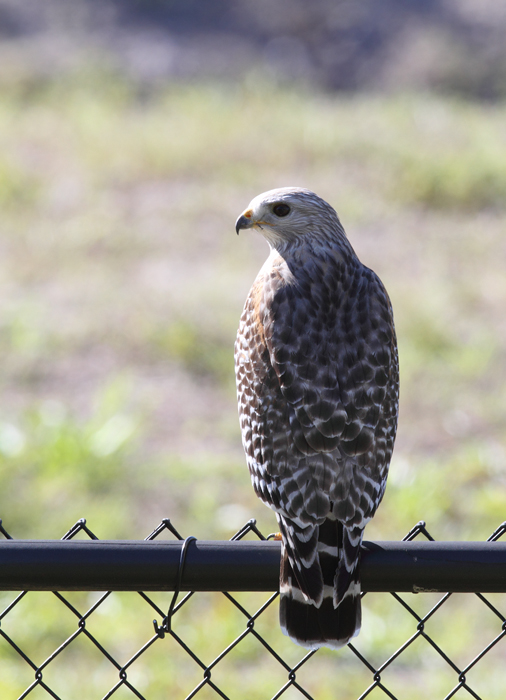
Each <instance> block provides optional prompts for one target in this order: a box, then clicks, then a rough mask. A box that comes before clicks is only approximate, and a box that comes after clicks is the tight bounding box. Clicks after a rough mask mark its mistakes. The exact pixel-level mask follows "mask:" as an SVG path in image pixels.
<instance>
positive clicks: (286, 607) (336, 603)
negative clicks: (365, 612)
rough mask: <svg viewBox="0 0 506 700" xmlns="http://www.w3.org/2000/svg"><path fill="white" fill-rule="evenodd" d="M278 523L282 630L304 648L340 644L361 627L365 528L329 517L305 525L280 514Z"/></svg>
mask: <svg viewBox="0 0 506 700" xmlns="http://www.w3.org/2000/svg"><path fill="white" fill-rule="evenodd" d="M278 522H279V526H280V530H281V535H282V540H283V546H282V560H281V575H280V593H281V598H280V608H279V616H280V623H281V629H282V631H283V633H284V634H286V635H288V636H289V637H290V638H291V639H292V640H293V641H294V642H295V643H296V644H300V645H301V646H303V647H306V649H316V648H318V647H321V646H326V647H330V648H331V649H340V648H341V647H343V646H345V645H346V644H348V642H349V641H350V639H351V638H352V637H355V636H356V635H357V634H358V633H359V631H360V624H361V618H362V615H361V604H360V579H359V553H360V545H361V543H362V535H363V529H362V528H347V527H346V526H344V525H343V524H342V523H340V522H339V521H337V520H330V519H327V520H325V522H324V523H323V524H322V525H320V526H318V525H316V526H309V527H307V528H304V529H302V528H299V527H298V526H297V525H296V524H295V523H293V522H292V521H288V520H284V519H283V518H282V517H278Z"/></svg>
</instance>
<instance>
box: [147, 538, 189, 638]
mask: <svg viewBox="0 0 506 700" xmlns="http://www.w3.org/2000/svg"><path fill="white" fill-rule="evenodd" d="M196 541H197V538H196V537H194V536H193V535H189V537H187V538H186V539H185V540H184V542H183V545H182V547H181V554H180V556H179V566H178V570H177V579H176V586H175V588H174V595H173V596H172V600H171V601H170V605H169V610H168V612H167V615H166V617H165V618H164V620H163V623H162V625H161V627H160V626H159V625H158V622H157V621H156V620H153V626H154V628H155V632H156V634H157V635H158V636H159V637H160V639H163V638H164V637H165V635H166V634H169V633H170V632H171V630H172V614H173V612H174V607H175V605H176V601H177V597H178V595H179V592H180V590H181V582H182V580H183V572H184V565H185V562H186V555H187V553H188V547H189V546H190V543H191V542H196Z"/></svg>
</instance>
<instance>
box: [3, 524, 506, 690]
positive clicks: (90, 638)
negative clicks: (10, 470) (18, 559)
mask: <svg viewBox="0 0 506 700" xmlns="http://www.w3.org/2000/svg"><path fill="white" fill-rule="evenodd" d="M0 533H1V534H2V535H3V537H4V538H6V539H12V538H11V536H10V535H9V533H8V532H7V531H6V529H5V528H4V527H3V526H2V524H1V522H0ZM505 534H506V524H505V523H503V524H502V525H501V526H500V527H499V528H498V529H497V530H496V531H495V532H494V533H493V534H492V535H491V536H490V537H489V539H488V541H497V540H499V539H500V538H501V537H503V536H504V535H505ZM161 536H170V537H175V538H177V539H179V540H183V539H184V538H183V537H182V535H180V533H179V532H178V531H177V530H176V528H175V527H174V526H173V524H172V523H171V522H170V520H168V519H166V520H164V521H162V523H161V524H160V525H159V526H158V527H157V528H156V529H155V530H154V531H153V532H152V533H151V534H150V535H148V537H146V539H147V540H154V539H155V538H158V537H161ZM74 537H81V538H82V537H89V538H90V539H97V537H96V535H95V534H94V533H93V532H92V530H90V528H89V527H88V526H87V524H86V521H85V520H84V519H83V520H79V521H78V522H77V523H76V524H75V525H74V526H73V527H72V528H71V529H70V530H69V531H68V532H67V533H66V534H65V535H64V537H63V538H62V539H65V540H69V539H72V538H74ZM244 537H250V538H251V537H256V538H259V539H266V538H265V536H264V535H263V534H262V533H261V532H260V531H259V530H258V528H257V527H256V524H255V522H254V521H250V522H248V523H246V525H245V526H244V527H243V528H242V529H241V530H240V531H239V532H237V533H236V534H235V535H234V536H233V537H232V538H231V539H232V540H239V539H242V538H244ZM419 537H422V538H426V539H427V540H433V538H432V537H431V535H430V534H429V532H428V530H427V529H426V527H425V523H423V522H420V523H418V524H417V525H416V526H415V527H414V528H413V529H412V530H411V531H410V532H409V533H408V534H407V535H406V537H405V538H404V541H406V540H408V541H411V540H414V539H415V538H419ZM189 541H190V538H188V542H189ZM182 551H184V548H183V550H182ZM181 564H182V566H184V558H183V559H182V561H181ZM181 571H182V569H181ZM364 595H365V594H364ZM211 596H212V597H213V598H212V599H211ZM277 596H278V594H277V593H275V594H273V595H268V594H258V593H257V594H234V595H231V594H230V593H228V592H226V591H223V592H222V593H191V592H190V593H187V594H181V595H180V594H179V593H178V591H176V592H175V593H174V594H172V593H168V594H167V593H164V594H162V593H160V594H154V593H150V594H149V595H147V594H146V593H144V592H142V591H138V592H136V593H111V592H106V593H96V594H90V593H78V592H67V593H65V594H62V593H60V592H40V591H28V592H27V591H25V592H21V593H19V594H12V593H10V594H9V593H1V594H0V604H1V613H0V697H2V699H3V700H11V698H12V699H13V700H14V699H15V698H18V699H19V700H21V699H22V698H26V697H28V696H31V700H33V699H34V698H44V697H52V698H55V699H57V700H67V699H69V698H75V697H79V698H90V700H91V698H100V697H101V698H103V700H106V698H111V697H114V698H115V700H119V699H120V698H124V699H125V700H126V699H127V698H133V697H136V698H141V699H144V700H155V699H157V698H162V697H163V698H167V697H170V698H174V699H176V698H181V699H183V698H186V700H189V699H190V698H194V697H197V700H204V699H207V698H216V697H221V698H225V699H227V700H237V699H241V698H248V699H249V698H251V699H252V700H254V699H256V698H258V700H260V698H272V700H276V699H277V698H281V697H282V698H283V700H288V698H293V699H295V698H308V699H309V700H325V699H326V698H338V699H341V698H342V699H343V700H349V699H351V698H357V700H363V699H364V698H376V699H378V700H379V699H380V698H391V699H393V700H402V699H406V700H416V698H424V699H426V698H441V699H443V698H444V700H449V698H452V697H455V696H458V697H472V698H476V699H478V700H495V698H497V699H499V698H503V697H504V687H505V685H506V664H504V655H505V652H506V644H505V642H504V638H505V636H506V618H505V616H504V614H503V613H502V612H501V609H502V610H503V611H506V594H487V596H485V595H483V594H481V593H479V592H476V593H475V594H451V593H447V594H445V595H441V594H440V593H439V594H437V593H427V594H422V595H415V594H402V595H401V594H398V593H390V594H385V593H383V594H378V593H368V594H367V598H368V600H366V601H364V624H363V629H362V633H361V635H360V636H359V637H358V638H357V640H356V641H355V640H354V642H353V643H352V644H349V645H348V646H347V647H346V648H345V649H343V650H342V651H340V652H337V653H336V652H330V651H327V650H324V649H322V650H319V651H312V652H309V653H306V652H304V650H303V649H301V648H299V647H296V646H295V645H293V644H292V643H291V642H290V641H289V640H287V639H286V638H284V637H283V636H282V635H281V633H280V631H279V628H278V626H277V606H276V605H274V601H275V600H276V598H277ZM369 599H371V601H370V604H369ZM134 600H135V601H136V602H135V603H134ZM386 601H387V604H385V602H386ZM153 618H154V619H153ZM149 629H150V630H151V632H150V633H148V630H149ZM30 676H31V678H30Z"/></svg>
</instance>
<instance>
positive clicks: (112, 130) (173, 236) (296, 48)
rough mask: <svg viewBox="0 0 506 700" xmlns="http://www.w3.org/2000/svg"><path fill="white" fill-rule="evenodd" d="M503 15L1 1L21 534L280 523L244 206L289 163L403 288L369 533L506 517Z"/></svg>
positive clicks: (201, 530)
mask: <svg viewBox="0 0 506 700" xmlns="http://www.w3.org/2000/svg"><path fill="white" fill-rule="evenodd" d="M505 31H506V4H504V3H498V2H496V1H495V0H482V1H481V2H480V3H476V2H472V1H471V0H469V1H467V0H459V1H457V0H425V1H424V2H421V1H420V2H410V3H406V2H404V1H403V0H384V1H383V2H382V3H377V2H374V1H373V0H361V2H352V1H350V0H312V2H311V3H307V2H305V1H304V0H290V1H288V0H279V1H277V2H275V3H273V2H269V1H267V0H255V1H253V0H234V1H232V0H214V1H213V2H212V3H209V2H205V1H204V0H187V1H186V2H182V1H172V2H171V1H168V0H166V1H164V0H101V2H100V3H98V2H94V1H93V0H73V2H72V3H69V2H66V1H65V0H44V2H43V3H41V2H39V1H38V0H0V289H1V294H0V349H1V358H2V359H1V364H0V388H1V392H2V401H1V402H0V494H1V513H0V515H1V517H2V518H3V522H4V526H5V527H6V529H7V530H8V531H9V532H10V533H11V534H12V535H13V536H14V537H18V538H19V537H27V538H34V539H35V538H37V539H38V538H58V537H60V536H61V535H63V533H64V532H65V531H66V530H67V529H68V528H69V527H70V526H71V525H72V523H74V522H75V521H76V520H77V519H78V518H80V517H86V518H87V519H88V524H89V525H90V527H91V528H92V529H93V530H94V532H95V533H96V534H97V535H98V536H99V537H100V538H107V539H114V538H131V539H135V538H143V537H145V536H146V535H147V534H148V533H149V532H150V531H151V530H152V529H153V528H154V527H155V526H156V525H157V524H158V522H159V521H160V520H161V518H162V517H170V518H171V519H172V520H173V522H174V524H175V525H176V527H177V528H178V529H179V530H180V532H181V533H182V534H183V535H185V536H186V535H189V534H193V535H195V536H197V537H198V538H200V539H222V538H225V539H226V538H229V537H230V536H231V535H232V534H233V533H234V531H235V530H236V529H238V528H239V527H240V526H241V525H242V524H243V523H244V522H245V521H246V520H247V519H248V518H250V517H255V518H257V520H258V523H259V525H260V527H261V529H262V530H263V531H264V532H265V533H268V532H271V531H273V530H274V529H275V527H276V524H275V519H274V516H273V514H272V513H271V512H270V511H269V510H268V509H266V508H265V507H264V506H263V505H262V504H261V503H260V502H259V501H258V500H257V499H256V497H255V496H254V494H253V491H252V488H251V485H250V480H249V475H248V473H247V469H246V464H245V458H244V455H243V451H242V446H241V440H240V433H239V426H238V419H237V409H236V399H235V387H234V370H233V344H234V339H235V332H236V328H237V324H238V320H239V316H240V314H241V311H242V306H243V303H244V299H245V297H246V295H247V292H248V290H249V287H250V285H251V283H252V281H253V279H254V277H255V275H256V273H257V271H258V269H259V268H260V266H261V264H262V262H263V260H264V259H265V257H266V256H267V252H268V250H267V244H266V243H265V241H264V240H263V239H262V238H261V236H259V235H257V234H255V233H245V234H244V235H241V236H240V237H239V238H237V236H236V235H235V231H234V222H235V219H236V217H237V216H238V215H239V214H240V213H241V211H242V210H243V209H244V208H245V206H246V205H247V204H248V203H249V201H250V200H251V198H252V197H253V196H255V195H257V194H258V193H260V192H262V191H265V190H268V189H271V188H274V187H280V186H287V185H297V186H302V187H307V188H309V189H312V190H314V191H316V192H317V193H318V194H319V195H321V196H322V197H324V198H325V199H326V200H328V201H329V202H330V203H331V204H332V205H333V206H334V207H335V208H336V209H337V211H338V213H339V215H340V218H341V220H342V222H343V224H344V226H345V228H346V230H347V233H348V237H349V238H350V241H351V243H352V245H353V246H354V248H355V250H356V251H357V253H358V255H359V257H360V258H361V259H362V261H363V262H364V263H365V264H366V265H368V266H369V267H372V268H373V269H374V270H375V271H376V272H377V273H378V274H379V275H380V277H381V278H382V280H383V282H384V283H385V285H386V287H387V289H388V291H389V293H390V296H391V299H392V303H393V307H394V312H395V318H396V327H397V333H398V340H399V350H400V365H401V414H400V424H399V432H398V440H397V444H396V450H395V454H394V458H393V462H392V466H391V476H390V479H389V485H388V487H387V491H386V495H385V498H384V501H383V504H382V506H381V508H380V510H379V512H378V514H377V516H376V517H375V519H374V521H373V522H372V523H371V524H370V525H369V526H368V530H367V538H368V539H400V538H401V537H402V536H403V535H404V534H405V533H406V532H407V531H408V530H409V529H410V528H411V527H412V526H413V525H414V524H415V523H416V522H417V521H418V520H421V519H424V520H426V521H427V525H428V528H429V530H430V531H431V533H432V535H433V536H434V537H436V538H437V539H463V540H465V539H484V538H486V537H487V536H488V535H489V534H490V533H491V532H492V531H493V530H494V528H495V527H496V526H497V525H499V523H500V522H502V521H503V520H504V519H505V513H506V507H505V506H506V499H505V493H506V491H505V489H506V440H505V436H504V416H505V410H506V392H505V390H504V389H505V381H506V364H505V361H504V358H505V355H506V317H505V313H504V309H505V307H506V275H505V269H506V102H505V98H506V43H505V42H504V32H505ZM220 614H221V613H220ZM371 615H372V613H371ZM371 619H372V618H371ZM273 620H274V622H273V626H274V627H273V629H274V628H275V625H276V624H277V623H276V621H275V619H274V618H273ZM148 622H149V621H148ZM149 624H151V623H150V622H149ZM377 624H379V623H377ZM380 627H381V625H380ZM375 629H377V628H375ZM383 629H384V628H383ZM273 634H274V632H273ZM378 634H379V633H378ZM459 634H460V642H459V643H461V644H462V645H465V644H467V643H468V642H469V639H468V637H465V635H464V634H463V632H462V631H460V633H459ZM469 634H471V633H469ZM380 636H381V635H380ZM457 636H458V635H457ZM468 636H469V635H468ZM471 636H472V635H471ZM375 639H376V638H375ZM466 640H467V641H466ZM376 642H377V644H378V645H379V646H378V648H379V647H380V646H381V645H380V641H377V640H376ZM376 642H374V643H376ZM287 643H288V642H287ZM462 648H463V646H462ZM0 654H1V650H0ZM160 663H161V662H160ZM12 682H13V683H14V681H12ZM16 682H17V681H16ZM67 682H68V683H70V680H67ZM149 682H150V681H149V680H146V683H147V684H148V685H149ZM484 682H485V681H484ZM13 687H14V686H13ZM9 692H10V691H9ZM12 692H14V691H12ZM154 692H155V691H154V690H153V693H154ZM160 692H161V691H160ZM252 692H253V691H252ZM329 692H331V691H329ZM6 693H7V691H6ZM490 693H491V694H489V695H487V697H490V698H492V697H496V696H495V695H493V694H492V691H490ZM5 697H10V695H9V694H8V693H7V694H6V695H5ZM13 697H15V695H13ZM90 697H92V696H90ZM150 697H151V696H150ZM152 697H158V696H156V695H155V694H154V695H153V696H152ZM251 697H254V695H252V696H251ZM259 697H260V696H259ZM319 697H327V695H325V692H324V691H323V690H322V691H321V695H320V696H319ZM328 697H331V695H329V696H328ZM409 697H410V698H415V695H413V694H412V695H410V696H409ZM421 697H426V695H422V696H421ZM434 697H435V696H434ZM497 697H499V696H497Z"/></svg>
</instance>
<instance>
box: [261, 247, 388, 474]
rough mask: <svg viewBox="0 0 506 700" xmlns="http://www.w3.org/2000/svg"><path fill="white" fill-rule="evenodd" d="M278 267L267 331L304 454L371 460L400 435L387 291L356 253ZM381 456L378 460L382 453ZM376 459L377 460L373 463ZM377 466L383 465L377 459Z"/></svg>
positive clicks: (269, 287)
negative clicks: (291, 269) (289, 270)
mask: <svg viewBox="0 0 506 700" xmlns="http://www.w3.org/2000/svg"><path fill="white" fill-rule="evenodd" d="M288 277H289V276H288V275H287V274H286V272H285V274H280V271H279V268H277V267H273V269H272V271H271V273H270V275H269V279H266V280H265V285H264V293H265V296H264V302H265V306H264V309H265V315H264V319H263V320H264V332H265V341H266V345H267V348H268V350H269V354H270V360H271V363H272V366H273V368H274V371H275V372H276V375H277V377H278V379H279V383H280V388H281V392H282V394H283V397H284V398H285V399H286V401H287V402H288V404H290V405H291V406H292V407H293V412H292V411H291V412H290V413H291V417H290V427H291V431H292V437H293V440H294V443H295V445H296V447H297V448H298V449H299V450H300V452H302V453H303V454H306V455H310V454H314V453H315V452H331V451H333V450H335V449H336V448H338V447H339V448H340V449H341V450H342V451H343V452H344V453H345V454H346V455H350V456H355V457H359V456H360V455H363V460H364V462H370V459H372V458H373V456H375V455H374V453H375V452H377V451H378V448H379V449H380V451H381V448H383V454H382V455H378V456H379V457H382V459H380V460H379V461H380V462H385V461H386V464H387V465H388V461H389V455H388V458H387V459H386V460H385V457H386V455H385V451H384V449H385V447H386V445H381V444H378V442H379V443H381V442H382V438H383V439H384V438H385V437H386V435H385V431H387V432H391V433H392V444H393V438H394V436H395V428H396V416H397V400H398V397H397V388H396V386H397V377H398V369H397V350H396V341H395V331H394V326H393V319H392V312H391V306H390V301H389V299H388V295H387V293H386V291H385V289H384V287H383V285H382V283H381V281H380V280H379V278H378V277H377V276H376V275H375V273H374V272H372V270H369V269H368V268H366V267H364V266H363V265H361V263H359V262H358V261H357V260H356V259H355V261H354V264H353V263H352V264H351V265H350V261H349V260H348V261H347V264H346V265H344V264H343V263H342V262H341V261H340V260H336V259H333V258H330V257H328V256H327V257H326V258H323V259H322V258H318V257H317V256H315V255H313V256H312V257H311V258H310V259H307V260H304V264H303V265H301V266H298V267H297V273H296V277H294V278H293V279H291V280H289V281H287V278H288ZM375 461H377V460H375ZM371 466H372V464H371ZM378 466H381V465H380V464H378Z"/></svg>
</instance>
